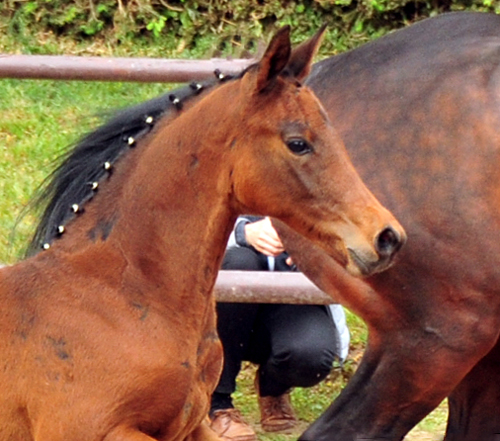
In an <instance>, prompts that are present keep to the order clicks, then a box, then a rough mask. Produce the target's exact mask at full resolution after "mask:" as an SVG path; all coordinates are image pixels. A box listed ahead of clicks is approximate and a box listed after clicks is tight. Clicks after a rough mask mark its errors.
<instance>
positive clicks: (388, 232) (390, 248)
mask: <svg viewBox="0 0 500 441" xmlns="http://www.w3.org/2000/svg"><path fill="white" fill-rule="evenodd" d="M402 244H403V243H402V240H401V236H400V235H399V234H398V233H397V231H395V230H394V229H393V228H391V227H387V228H385V229H383V230H382V231H381V232H380V234H379V235H378V236H377V239H376V241H375V246H376V247H377V251H378V253H379V255H380V256H381V257H389V256H391V255H392V254H394V253H395V252H396V251H398V250H399V249H400V248H401V245H402Z"/></svg>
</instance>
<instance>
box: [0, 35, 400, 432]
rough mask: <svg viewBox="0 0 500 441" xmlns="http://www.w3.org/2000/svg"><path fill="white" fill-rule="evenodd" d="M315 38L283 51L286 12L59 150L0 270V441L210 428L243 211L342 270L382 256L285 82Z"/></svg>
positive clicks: (392, 233) (313, 118)
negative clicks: (211, 62)
mask: <svg viewBox="0 0 500 441" xmlns="http://www.w3.org/2000/svg"><path fill="white" fill-rule="evenodd" d="M319 40H320V38H319V36H317V37H316V38H313V39H312V40H311V41H309V42H308V43H306V44H304V45H302V46H301V47H300V48H299V49H298V50H296V51H294V52H293V53H292V54H291V55H290V42H289V36H288V31H287V30H286V29H284V30H283V31H282V32H280V33H278V35H277V36H276V37H275V38H274V39H273V41H272V42H271V44H270V46H269V48H268V50H267V51H266V53H265V55H264V57H263V59H262V60H261V61H260V62H259V63H257V64H256V65H254V66H252V67H250V68H249V69H248V70H246V71H245V72H244V73H243V74H242V75H241V76H240V77H239V78H236V79H232V80H228V81H223V82H222V83H221V84H220V85H218V86H213V87H211V88H209V87H203V85H193V87H192V90H191V92H189V93H187V95H189V96H186V97H185V99H183V98H184V95H186V93H184V92H182V93H181V94H179V95H175V96H170V101H171V102H170V101H169V98H168V97H163V98H160V99H157V100H154V101H152V102H151V103H146V104H145V105H143V106H139V107H136V108H132V109H129V110H127V111H125V112H124V113H122V114H121V115H119V116H118V117H117V118H116V119H115V120H114V121H112V122H110V123H109V124H107V125H105V126H103V127H102V128H100V129H99V130H97V131H96V132H94V133H93V134H90V135H89V136H88V137H86V138H85V139H83V140H82V142H81V143H80V144H79V145H77V147H76V148H75V149H74V150H73V151H72V152H70V154H69V155H68V157H67V158H66V160H65V162H64V163H63V164H62V165H61V167H60V168H59V169H58V170H57V171H56V173H55V175H54V177H53V180H52V181H51V184H50V185H49V186H48V187H47V193H46V194H47V196H48V205H47V208H46V209H45V211H44V214H43V218H42V219H43V220H42V222H41V224H40V226H39V228H38V231H37V234H36V236H35V240H34V244H35V245H36V247H37V248H38V247H40V248H42V247H43V249H44V251H40V252H39V253H37V254H35V255H34V256H33V257H31V258H29V259H27V260H25V261H23V262H21V263H19V264H17V265H15V266H13V267H7V268H2V269H1V270H0V302H1V304H2V307H1V312H0V360H1V361H0V365H1V367H0V389H1V393H0V440H1V441H69V440H71V441H83V440H88V441H147V440H152V439H157V440H169V441H170V440H171V441H181V440H202V439H206V440H208V439H213V438H216V437H215V435H214V434H213V433H212V432H211V431H210V429H208V426H207V425H206V424H205V423H204V419H205V418H206V415H207V411H208V403H209V398H210V395H211V393H212V391H213V389H214V387H215V385H216V382H217V380H218V375H219V372H220V367H221V356H222V355H221V348H220V342H219V341H218V339H217V336H216V332H215V315H214V299H213V296H212V287H213V284H214V282H215V277H216V275H217V271H218V267H219V264H220V261H221V258H222V255H223V253H224V249H225V244H226V241H227V238H228V236H229V233H230V231H231V228H232V225H233V223H234V220H235V219H236V217H237V215H238V214H240V213H251V212H254V213H257V214H263V215H264V214H268V215H272V216H276V217H278V218H281V219H282V220H284V221H285V222H286V223H287V224H288V225H289V226H291V227H292V228H293V229H295V230H297V231H299V232H301V233H302V234H305V235H306V236H307V237H308V238H309V239H311V240H312V241H314V242H315V243H317V244H319V245H321V246H322V247H323V248H324V249H325V250H327V252H328V253H329V254H330V255H332V256H334V257H335V259H336V260H338V261H339V262H341V263H342V265H344V266H345V267H346V268H347V269H348V270H349V271H350V272H351V273H353V274H366V275H369V274H370V273H372V272H377V271H382V270H384V269H385V268H387V267H388V265H390V263H391V262H392V258H393V255H394V254H395V252H396V251H397V250H398V249H399V248H400V246H401V244H402V243H403V241H404V232H403V230H402V229H401V227H400V226H399V224H398V223H397V221H396V220H395V219H394V218H393V217H392V215H391V214H390V213H389V212H388V211H387V210H385V209H384V208H383V207H382V206H381V205H380V204H379V203H378V202H377V201H376V199H375V198H374V197H373V195H372V194H371V193H370V192H369V191H368V190H367V189H366V188H365V187H364V185H363V184H362V182H361V180H360V179H359V177H358V176H357V174H356V173H355V172H354V169H353V168H352V166H351V165H350V163H349V161H348V158H347V155H346V152H345V150H344V149H343V145H342V143H341V142H340V141H339V139H338V137H337V136H336V135H335V133H334V132H333V129H332V128H331V126H330V124H329V122H328V120H327V118H326V115H325V113H324V111H323V110H322V108H321V106H320V104H319V102H318V100H317V99H316V98H315V97H314V95H313V94H312V93H311V91H310V90H309V89H308V88H306V87H302V86H301V85H300V81H301V80H302V79H304V78H305V76H306V75H307V73H308V71H309V67H310V63H311V59H312V57H313V55H314V53H315V50H316V47H317V45H318V42H319ZM205 89H209V90H208V91H205ZM188 90H190V89H188ZM179 97H180V98H179ZM156 119H158V121H156ZM346 189H349V191H346ZM92 196H93V197H92ZM90 199H91V200H90Z"/></svg>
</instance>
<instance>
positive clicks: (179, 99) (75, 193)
mask: <svg viewBox="0 0 500 441" xmlns="http://www.w3.org/2000/svg"><path fill="white" fill-rule="evenodd" d="M217 75H218V76H217ZM216 76H217V79H218V80H219V81H223V80H226V79H229V78H230V77H225V76H223V75H222V74H220V73H219V72H216ZM215 84H216V83H215V82H214V81H211V82H208V83H192V84H190V85H189V86H186V87H183V88H181V89H178V90H175V91H173V92H169V93H168V94H165V95H162V96H160V97H157V98H154V99H152V100H149V101H146V102H144V103H142V104H139V105H136V106H132V107H129V108H126V109H124V110H122V111H120V112H118V113H117V114H116V115H115V116H114V117H112V118H111V119H110V120H109V121H107V122H105V123H104V124H103V125H102V126H100V127H99V128H97V129H96V130H95V131H93V132H91V133H89V134H87V135H85V136H84V137H83V138H82V139H80V141H78V142H77V143H76V145H75V146H74V147H72V148H70V149H69V150H68V151H67V152H66V153H64V154H63V155H62V156H61V157H60V158H59V160H58V162H59V165H58V166H57V168H56V169H55V170H54V171H53V172H52V173H51V174H50V175H49V176H48V177H47V178H46V179H45V181H44V182H43V183H42V185H41V186H40V188H39V189H38V190H37V191H36V193H35V197H34V198H33V200H32V202H30V204H29V207H30V208H35V209H37V210H39V211H40V212H41V213H42V214H41V218H40V222H39V223H38V225H37V226H36V229H35V232H34V235H33V238H32V239H31V242H30V244H29V245H28V248H27V251H26V256H30V255H33V254H36V253H37V252H39V251H40V250H42V249H43V248H48V247H50V244H51V242H52V241H53V240H54V239H55V238H57V237H58V236H59V235H61V234H62V233H63V232H64V225H65V224H67V223H68V221H70V220H71V219H72V218H73V217H74V216H75V215H76V213H78V212H79V211H81V210H82V206H83V205H84V203H85V202H87V201H88V200H90V199H91V198H92V197H93V195H94V194H95V192H96V191H97V188H98V186H99V182H100V181H101V180H102V179H103V178H104V177H105V176H107V175H108V174H109V173H110V172H111V169H112V167H113V165H114V163H115V162H116V161H117V160H118V159H119V158H120V156H122V155H124V154H126V152H127V151H129V150H130V149H131V148H133V147H134V146H135V144H136V143H137V142H138V141H139V140H141V139H143V138H144V137H145V136H147V134H148V133H149V132H150V131H151V129H152V128H153V126H154V124H155V123H156V122H157V121H158V120H159V119H160V118H162V117H164V116H166V115H169V114H170V113H171V112H172V111H179V110H181V109H182V103H184V102H186V101H187V100H191V99H193V97H195V96H197V95H199V94H200V93H202V92H203V91H204V90H206V89H209V88H212V87H213V86H214V85H215Z"/></svg>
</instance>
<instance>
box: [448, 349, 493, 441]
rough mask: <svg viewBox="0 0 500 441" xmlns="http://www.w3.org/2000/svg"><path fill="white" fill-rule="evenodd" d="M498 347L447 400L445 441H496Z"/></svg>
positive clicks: (481, 361)
mask: <svg viewBox="0 0 500 441" xmlns="http://www.w3.org/2000/svg"><path fill="white" fill-rule="evenodd" d="M499 368H500V343H497V345H496V346H495V347H494V348H493V349H492V350H491V352H490V353H489V354H488V355H486V356H485V357H484V358H483V359H482V360H480V361H479V362H478V364H477V365H476V366H475V367H474V368H473V369H472V370H471V371H470V372H469V374H468V375H467V376H466V377H465V378H464V379H463V381H462V382H461V383H460V384H459V385H458V386H457V387H456V389H455V390H454V391H453V392H452V394H451V395H450V397H449V417H448V427H447V429H446V438H445V440H446V441H500V369H499Z"/></svg>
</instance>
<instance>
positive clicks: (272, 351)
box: [212, 247, 338, 411]
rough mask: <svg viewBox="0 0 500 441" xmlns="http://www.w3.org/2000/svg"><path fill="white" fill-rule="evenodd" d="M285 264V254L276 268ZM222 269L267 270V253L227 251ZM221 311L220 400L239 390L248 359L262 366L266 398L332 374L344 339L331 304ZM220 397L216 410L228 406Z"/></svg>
mask: <svg viewBox="0 0 500 441" xmlns="http://www.w3.org/2000/svg"><path fill="white" fill-rule="evenodd" d="M285 266H286V265H285ZM280 267H281V269H284V258H281V259H280V258H278V259H277V262H276V269H280ZM222 268H223V269H243V270H254V271H255V270H261V271H262V270H267V269H268V265H267V258H266V257H265V256H264V255H262V254H260V253H258V252H256V251H255V250H253V249H251V248H245V247H241V248H230V249H229V250H228V251H227V252H226V255H225V257H224V262H223V265H222ZM217 313H218V319H217V329H218V332H219V336H220V339H221V341H222V346H223V348H224V367H223V371H222V376H221V378H220V381H219V384H218V386H217V388H216V390H215V392H216V394H214V398H215V396H216V395H221V396H222V395H226V396H227V395H230V394H232V393H233V392H234V390H235V388H236V377H237V375H238V373H239V371H240V368H241V363H242V361H243V360H248V361H251V362H253V363H255V364H257V365H259V379H260V395H261V396H279V395H281V394H283V393H285V392H286V391H287V390H288V389H290V388H292V387H295V386H299V387H310V386H314V385H315V384H317V383H319V382H320V381H321V380H323V379H324V378H325V377H326V376H327V375H328V373H329V372H330V370H331V368H332V363H333V361H334V358H335V356H336V355H337V354H335V348H336V347H337V343H338V342H337V341H336V339H337V333H336V330H335V325H334V323H333V320H332V319H331V317H330V315H329V312H328V309H327V307H325V306H316V305H274V304H249V303H218V304H217ZM216 401H217V400H213V401H212V411H213V410H217V409H216V407H218V408H224V407H227V403H226V404H221V403H217V402H216Z"/></svg>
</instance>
